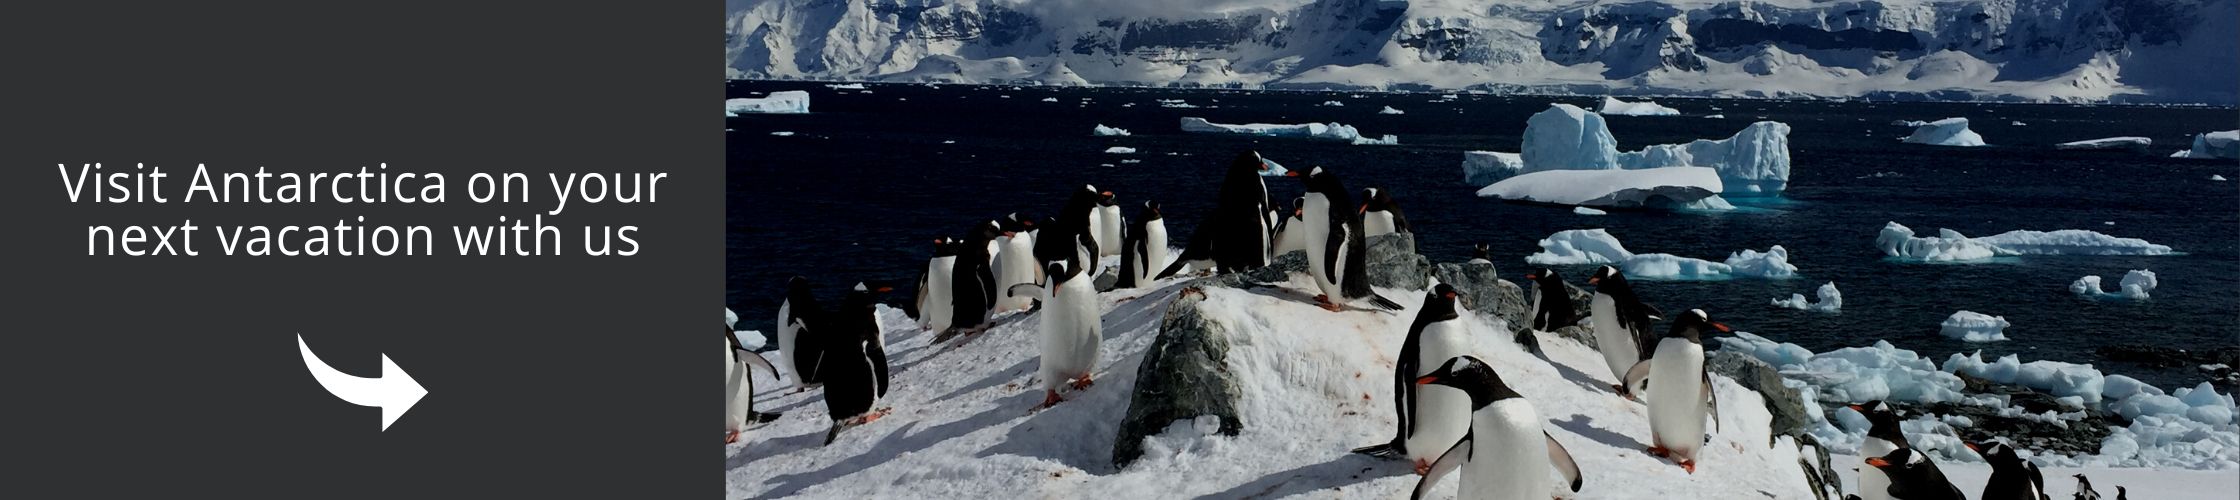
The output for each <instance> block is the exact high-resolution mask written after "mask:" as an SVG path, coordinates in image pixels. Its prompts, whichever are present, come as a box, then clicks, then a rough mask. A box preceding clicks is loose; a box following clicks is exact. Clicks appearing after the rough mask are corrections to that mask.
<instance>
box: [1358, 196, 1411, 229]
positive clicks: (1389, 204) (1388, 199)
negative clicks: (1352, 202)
mask: <svg viewBox="0 0 2240 500" xmlns="http://www.w3.org/2000/svg"><path fill="white" fill-rule="evenodd" d="M1361 194H1362V202H1361V211H1362V212H1384V213H1388V214H1392V230H1393V231H1397V232H1402V233H1412V232H1415V230H1413V229H1409V228H1408V215H1407V214H1405V213H1401V212H1400V204H1399V203H1396V202H1393V201H1392V190H1390V189H1385V188H1381V187H1371V188H1368V189H1365V190H1363V191H1362V193H1361Z"/></svg>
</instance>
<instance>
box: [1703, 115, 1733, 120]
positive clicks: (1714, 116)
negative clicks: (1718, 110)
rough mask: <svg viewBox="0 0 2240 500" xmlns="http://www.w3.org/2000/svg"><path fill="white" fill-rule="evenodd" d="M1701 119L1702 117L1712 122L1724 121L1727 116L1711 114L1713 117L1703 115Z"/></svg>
mask: <svg viewBox="0 0 2240 500" xmlns="http://www.w3.org/2000/svg"><path fill="white" fill-rule="evenodd" d="M1703 117H1704V118H1709V119H1714V120H1718V119H1725V118H1726V117H1727V115H1720V114H1713V115H1703Z"/></svg>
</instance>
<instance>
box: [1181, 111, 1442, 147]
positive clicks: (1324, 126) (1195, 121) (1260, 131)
mask: <svg viewBox="0 0 2240 500" xmlns="http://www.w3.org/2000/svg"><path fill="white" fill-rule="evenodd" d="M1182 131H1183V132H1196V133H1205V134H1240V135H1256V136H1262V137H1300V138H1307V139H1324V140H1333V141H1352V142H1356V143H1359V141H1360V140H1361V131H1359V130H1354V128H1353V127H1352V126H1349V125H1345V124H1341V123H1301V124H1274V123H1247V124H1243V125H1231V124H1226V123H1213V122H1209V121H1206V119H1204V118H1198V117H1195V116H1186V117H1183V118H1182ZM1384 138H1385V139H1388V140H1392V142H1393V143H1398V142H1399V141H1398V139H1397V138H1394V137H1393V136H1389V135H1387V136H1384Z"/></svg>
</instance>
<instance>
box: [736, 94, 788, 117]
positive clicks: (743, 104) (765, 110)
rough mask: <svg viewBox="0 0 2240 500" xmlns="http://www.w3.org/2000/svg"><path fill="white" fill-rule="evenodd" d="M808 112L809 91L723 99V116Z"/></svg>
mask: <svg viewBox="0 0 2240 500" xmlns="http://www.w3.org/2000/svg"><path fill="white" fill-rule="evenodd" d="M808 112H809V92H807V91H801V90H785V91H778V92H771V93H770V95H768V96H763V97H741V98H737V99H724V100H723V115H724V116H739V115H740V114H780V115H782V114H803V113H808Z"/></svg>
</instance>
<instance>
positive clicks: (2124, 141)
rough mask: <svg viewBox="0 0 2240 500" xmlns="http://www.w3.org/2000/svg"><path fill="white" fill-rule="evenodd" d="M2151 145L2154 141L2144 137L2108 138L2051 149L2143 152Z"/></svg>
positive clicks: (2061, 145)
mask: <svg viewBox="0 0 2240 500" xmlns="http://www.w3.org/2000/svg"><path fill="white" fill-rule="evenodd" d="M2153 144H2154V139H2148V138H2145V137H2108V138H2102V139H2090V140H2083V141H2076V142H2064V143H2060V144H2055V145H2053V149H2094V150H2098V149H2128V150H2132V151H2140V152H2145V151H2146V150H2147V146H2151V145H2153Z"/></svg>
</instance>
